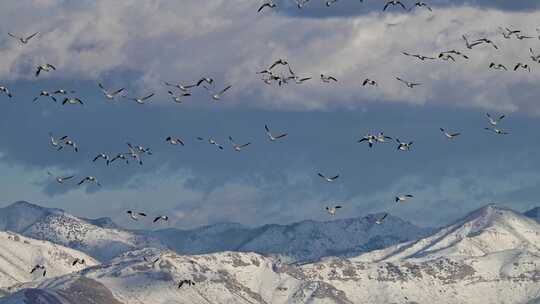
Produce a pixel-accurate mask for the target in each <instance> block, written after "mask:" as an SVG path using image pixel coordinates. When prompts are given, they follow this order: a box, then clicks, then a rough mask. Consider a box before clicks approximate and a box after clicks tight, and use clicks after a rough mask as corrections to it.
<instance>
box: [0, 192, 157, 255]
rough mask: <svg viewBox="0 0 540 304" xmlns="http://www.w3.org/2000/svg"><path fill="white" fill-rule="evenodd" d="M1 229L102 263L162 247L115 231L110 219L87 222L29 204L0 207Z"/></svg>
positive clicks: (146, 238)
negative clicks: (72, 251) (118, 256)
mask: <svg viewBox="0 0 540 304" xmlns="http://www.w3.org/2000/svg"><path fill="white" fill-rule="evenodd" d="M111 227H112V228H111ZM0 230H6V231H13V232H16V233H20V234H23V235H25V236H28V237H31V238H35V239H40V240H47V241H50V242H53V243H55V244H60V245H64V246H67V247H70V248H74V249H77V250H80V251H83V252H85V253H87V254H89V255H91V256H93V257H94V258H96V259H98V260H100V261H107V260H109V259H111V258H113V257H115V256H117V255H119V254H121V253H124V252H126V251H129V250H134V249H138V248H144V247H158V248H162V247H163V245H162V244H161V243H160V242H159V241H158V240H155V239H151V238H149V237H146V236H143V235H140V234H136V233H133V232H130V231H126V230H123V229H117V228H114V223H112V221H110V222H108V220H107V219H98V220H85V219H81V218H78V217H75V216H73V215H70V214H68V213H66V212H64V211H63V210H60V209H50V208H43V207H40V206H37V205H33V204H30V203H27V202H16V203H13V204H11V205H9V206H7V207H5V208H0Z"/></svg>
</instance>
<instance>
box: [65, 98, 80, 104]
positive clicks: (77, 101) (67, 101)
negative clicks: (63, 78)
mask: <svg viewBox="0 0 540 304" xmlns="http://www.w3.org/2000/svg"><path fill="white" fill-rule="evenodd" d="M65 104H68V105H76V104H80V105H84V103H83V101H82V100H81V99H80V98H77V97H68V98H64V101H62V105H65Z"/></svg>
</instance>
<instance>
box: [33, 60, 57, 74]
mask: <svg viewBox="0 0 540 304" xmlns="http://www.w3.org/2000/svg"><path fill="white" fill-rule="evenodd" d="M41 71H44V72H50V71H56V68H55V67H54V65H52V64H49V63H45V64H40V65H38V66H37V68H36V77H38V76H39V74H40V73H41Z"/></svg>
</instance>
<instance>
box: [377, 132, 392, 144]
mask: <svg viewBox="0 0 540 304" xmlns="http://www.w3.org/2000/svg"><path fill="white" fill-rule="evenodd" d="M375 139H376V140H377V142H381V143H383V142H385V141H386V140H387V139H390V140H391V139H392V137H390V136H386V135H384V133H383V132H380V133H379V134H377V135H376V136H375Z"/></svg>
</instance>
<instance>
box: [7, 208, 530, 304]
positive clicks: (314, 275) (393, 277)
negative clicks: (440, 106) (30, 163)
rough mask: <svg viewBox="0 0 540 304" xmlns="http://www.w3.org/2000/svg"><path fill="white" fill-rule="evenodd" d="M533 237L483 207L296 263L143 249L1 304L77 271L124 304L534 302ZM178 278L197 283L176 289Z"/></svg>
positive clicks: (522, 223) (522, 221) (503, 214)
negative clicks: (409, 237)
mask: <svg viewBox="0 0 540 304" xmlns="http://www.w3.org/2000/svg"><path fill="white" fill-rule="evenodd" d="M538 244H540V225H538V224H536V223H535V222H534V221H532V220H530V219H528V218H526V217H524V216H522V215H520V214H518V213H515V212H513V211H511V210H507V209H500V208H496V207H493V206H488V207H485V208H482V209H480V210H477V211H475V212H473V213H471V214H470V215H469V216H467V217H465V218H463V219H461V220H459V221H457V222H456V223H455V224H452V225H449V226H447V227H445V228H443V229H441V230H440V231H437V232H436V233H433V234H432V235H430V236H428V237H426V238H424V239H422V240H419V241H416V242H409V243H406V244H403V245H396V246H392V247H390V248H388V249H384V250H381V251H378V252H372V253H366V254H364V255H361V256H359V257H355V258H350V259H345V258H326V259H323V260H322V261H320V262H317V263H310V264H305V265H302V266H297V265H294V264H283V263H282V262H281V261H280V259H278V258H275V257H264V256H261V255H258V254H255V253H239V252H222V253H215V254H207V255H194V256H179V255H177V254H176V253H173V252H171V251H161V252H160V251H157V250H154V249H147V250H140V251H136V252H130V253H126V254H124V255H122V256H120V257H118V258H116V259H114V260H113V261H111V263H110V264H107V265H101V266H96V267H91V268H88V269H85V270H84V271H82V272H80V273H75V274H68V275H66V276H63V277H61V278H53V279H49V280H46V281H42V282H37V283H29V284H24V285H20V286H17V289H22V290H21V291H19V292H18V293H16V294H14V295H13V296H11V297H7V298H6V299H5V300H4V301H3V302H2V301H1V300H0V303H14V302H9V301H11V299H14V298H15V297H19V299H20V297H22V296H24V295H23V293H25V292H27V291H28V289H26V290H25V289H24V288H29V287H34V288H38V289H39V290H40V291H41V292H48V293H61V292H62V291H63V290H64V291H65V290H67V289H69V288H70V286H73V284H76V282H79V281H80V280H81V279H83V278H84V279H85V280H91V281H93V282H95V284H94V285H95V286H107V289H108V290H109V291H110V293H111V294H112V295H114V298H115V300H116V301H119V302H121V303H126V304H127V303H148V304H150V303H152V304H165V303H181V304H184V303H185V304H187V303H190V304H191V303H196V304H198V303H201V304H202V303H205V304H209V303H211V304H214V303H215V304H218V303H219V304H223V303H235V304H248V303H250V304H253V303H260V304H262V303H264V304H278V303H310V304H323V303H324V304H329V303H346V304H353V303H419V304H424V303H426V304H428V303H429V304H432V303H440V304H454V303H473V304H476V303H478V304H500V303H507V304H518V303H527V302H530V303H534V301H536V300H537V299H538V298H540V254H539V246H538ZM154 258H159V259H158V260H156V261H155V263H153V261H154ZM181 280H192V281H194V282H195V285H194V286H187V285H184V286H182V287H181V288H178V282H179V281H181ZM99 292H103V291H99V290H97V289H96V290H95V291H92V290H87V293H90V294H92V293H99ZM26 299H27V300H28V298H26ZM27 302H28V304H34V303H36V302H32V301H27ZM63 303H65V304H77V303H76V302H69V301H66V302H63ZM96 303H103V304H105V303H107V302H96Z"/></svg>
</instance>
